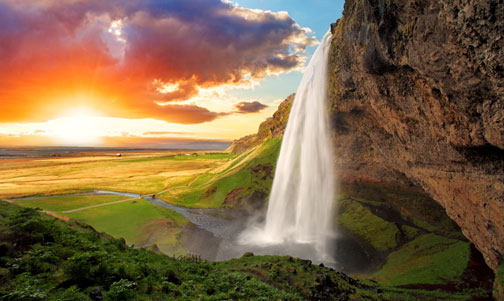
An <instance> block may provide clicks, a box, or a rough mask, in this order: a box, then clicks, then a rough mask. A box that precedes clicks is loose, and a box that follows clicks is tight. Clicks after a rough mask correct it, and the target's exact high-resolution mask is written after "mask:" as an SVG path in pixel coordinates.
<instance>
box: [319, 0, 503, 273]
mask: <svg viewBox="0 0 504 301" xmlns="http://www.w3.org/2000/svg"><path fill="white" fill-rule="evenodd" d="M332 31H333V35H334V40H333V45H332V52H331V57H330V66H329V71H330V77H331V78H330V102H331V107H332V108H331V109H332V113H333V117H334V127H335V135H334V140H335V145H336V151H337V153H338V157H339V159H338V164H339V166H340V171H341V177H342V178H343V179H344V180H346V181H353V180H355V179H356V178H359V179H367V180H370V181H379V182H380V181H381V182H394V181H400V182H404V183H407V182H408V181H411V182H412V184H414V185H417V186H419V187H421V188H423V190H425V191H426V192H427V193H428V194H430V195H431V196H432V197H433V198H434V199H435V200H436V201H437V202H438V203H439V204H441V205H442V206H443V207H444V208H445V209H446V211H447V213H448V215H449V216H450V217H451V218H452V219H453V220H454V221H455V222H457V223H458V224H459V226H460V227H461V228H462V230H463V232H464V234H465V235H466V236H467V237H468V238H469V239H470V240H471V241H472V242H474V244H475V245H476V247H477V248H478V249H479V250H480V251H481V252H482V253H483V255H484V257H485V260H486V262H487V264H488V265H489V266H490V267H491V268H493V269H494V270H495V269H496V268H497V266H498V265H499V264H501V263H502V262H503V261H504V37H503V36H502V35H503V33H504V4H503V2H502V1H497V0H493V1H491V0H479V1H476V0H466V1H464V0H443V1H435V0H347V1H346V3H345V9H344V13H343V18H342V19H340V20H339V21H338V22H337V23H336V24H333V26H332Z"/></svg>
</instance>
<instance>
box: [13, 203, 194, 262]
mask: <svg viewBox="0 0 504 301" xmlns="http://www.w3.org/2000/svg"><path fill="white" fill-rule="evenodd" d="M127 198H128V197H124V196H116V195H79V196H53V197H42V198H33V199H26V200H18V201H15V203H16V204H18V205H20V206H23V207H32V208H37V207H39V208H42V209H45V210H51V211H63V210H70V209H76V208H82V207H85V206H90V205H97V204H103V203H108V202H111V201H115V200H121V199H127ZM58 215H60V216H63V217H68V218H73V219H77V220H81V221H83V222H85V223H87V224H89V225H91V226H93V227H94V228H95V229H97V230H98V231H101V232H106V233H108V234H110V235H112V236H114V237H116V238H124V239H125V241H126V243H128V244H130V245H131V244H134V245H143V246H145V247H154V245H156V247H157V249H159V250H160V251H161V252H163V253H164V254H170V255H181V254H185V251H184V249H183V248H182V246H181V244H180V243H179V241H178V237H179V235H180V233H181V231H182V227H183V226H184V225H185V224H186V223H187V220H186V219H185V218H184V217H183V216H182V215H180V214H179V213H177V212H175V211H173V210H170V209H166V208H160V207H158V206H155V205H152V204H151V203H149V202H148V201H146V200H144V199H137V200H132V201H127V202H124V203H117V204H110V205H107V206H102V207H96V208H90V209H85V210H81V211H76V212H72V213H61V212H59V213H58Z"/></svg>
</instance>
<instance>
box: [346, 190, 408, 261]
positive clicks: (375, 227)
mask: <svg viewBox="0 0 504 301" xmlns="http://www.w3.org/2000/svg"><path fill="white" fill-rule="evenodd" d="M338 222H339V224H340V225H341V226H343V227H344V228H345V229H346V230H348V231H350V232H352V233H353V234H355V235H357V236H359V237H360V238H362V239H364V240H365V241H366V242H367V243H369V245H371V246H372V247H373V248H374V249H376V250H377V251H387V250H390V249H394V248H396V247H397V246H398V239H399V237H400V235H401V233H400V231H399V228H398V227H397V226H396V224H395V223H391V222H388V221H385V220H383V219H381V218H379V217H378V216H376V215H374V214H373V213H372V212H371V210H370V209H369V208H367V207H365V206H363V205H361V204H360V203H359V202H357V201H353V200H349V199H344V200H341V201H340V215H339V219H338Z"/></svg>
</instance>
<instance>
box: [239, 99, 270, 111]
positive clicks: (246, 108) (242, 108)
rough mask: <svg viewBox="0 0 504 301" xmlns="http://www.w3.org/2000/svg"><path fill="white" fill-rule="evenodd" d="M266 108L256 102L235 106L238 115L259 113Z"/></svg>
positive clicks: (241, 103)
mask: <svg viewBox="0 0 504 301" xmlns="http://www.w3.org/2000/svg"><path fill="white" fill-rule="evenodd" d="M267 107H268V106H266V105H263V104H262V103H260V102H258V101H254V102H240V103H238V104H236V105H235V108H237V109H238V113H256V112H259V111H261V110H263V109H265V108H267Z"/></svg>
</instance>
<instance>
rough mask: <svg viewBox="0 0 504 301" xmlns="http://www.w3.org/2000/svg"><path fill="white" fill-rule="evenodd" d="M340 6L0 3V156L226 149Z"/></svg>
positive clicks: (268, 107) (282, 85)
mask: <svg viewBox="0 0 504 301" xmlns="http://www.w3.org/2000/svg"><path fill="white" fill-rule="evenodd" d="M342 9H343V0H341V1H334V0H314V1H306V0H305V1H302V0H299V1H298V0H283V1H280V0H238V1H224V0H222V1H220V0H129V1H124V0H107V1H105V0H66V1H61V0H30V1H18V0H0V39H1V43H0V64H1V66H2V67H1V69H0V106H1V107H0V146H21V145H34V146H35V145H48V146H51V145H62V146H70V145H71V146H135V147H138V146H142V145H143V146H146V147H163V146H165V145H167V143H171V145H172V144H173V143H174V142H181V143H183V142H184V141H195V140H210V141H231V140H233V139H236V138H240V137H242V136H244V135H247V134H251V133H254V132H256V131H257V127H258V126H259V124H260V122H262V121H263V120H264V119H266V118H267V117H269V116H271V115H272V113H273V112H274V111H275V110H276V107H277V106H278V104H279V103H280V102H281V101H282V100H283V99H284V98H285V97H287V96H288V95H289V94H290V93H293V92H295V90H296V88H297V85H298V82H299V81H300V79H301V72H302V70H303V67H304V66H305V64H306V63H307V60H308V59H309V58H310V55H311V54H312V53H313V51H314V50H315V48H316V46H317V44H318V41H319V40H320V39H321V38H322V36H323V35H324V34H325V32H326V31H327V30H328V29H329V25H330V23H332V22H335V21H336V19H337V18H338V17H339V16H340V15H341V11H342Z"/></svg>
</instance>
